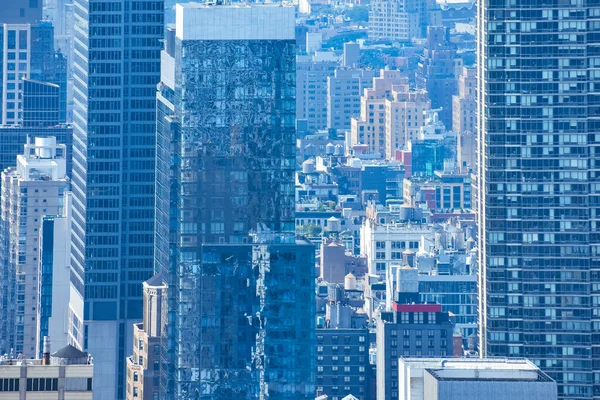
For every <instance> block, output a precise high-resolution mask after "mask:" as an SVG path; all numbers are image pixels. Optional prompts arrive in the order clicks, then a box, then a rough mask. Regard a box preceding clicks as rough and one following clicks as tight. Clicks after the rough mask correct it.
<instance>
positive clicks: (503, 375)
mask: <svg viewBox="0 0 600 400" xmlns="http://www.w3.org/2000/svg"><path fill="white" fill-rule="evenodd" d="M400 363H402V364H405V366H407V367H409V368H416V369H422V370H424V371H427V372H428V373H430V374H431V375H432V376H434V377H435V378H436V379H437V380H441V381H449V380H478V381H481V380H494V381H529V382H552V379H551V378H550V377H549V376H548V375H546V374H545V373H543V372H542V371H541V370H540V369H539V368H538V367H537V366H536V365H535V364H533V363H532V362H531V361H529V360H527V359H508V358H497V359H496V358H482V359H478V358H453V359H443V358H401V359H400Z"/></svg>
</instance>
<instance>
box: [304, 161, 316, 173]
mask: <svg viewBox="0 0 600 400" xmlns="http://www.w3.org/2000/svg"><path fill="white" fill-rule="evenodd" d="M315 170H316V167H315V162H314V161H313V160H306V161H304V162H303V163H302V173H303V174H312V173H313V172H315Z"/></svg>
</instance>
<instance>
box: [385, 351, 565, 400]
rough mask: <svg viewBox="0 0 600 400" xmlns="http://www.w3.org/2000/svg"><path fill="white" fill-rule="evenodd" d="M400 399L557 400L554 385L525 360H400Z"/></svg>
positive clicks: (546, 376) (547, 377)
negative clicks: (483, 399)
mask: <svg viewBox="0 0 600 400" xmlns="http://www.w3.org/2000/svg"><path fill="white" fill-rule="evenodd" d="M398 363H399V369H400V376H399V377H398V382H397V383H398V391H399V398H400V399H403V400H450V399H457V398H460V399H465V400H480V399H482V398H485V399H489V400H503V399H515V400H517V399H518V400H529V399H539V400H556V398H557V397H556V382H554V381H553V380H552V379H551V378H550V377H549V376H548V375H546V374H544V373H543V372H542V371H540V369H539V368H538V367H537V366H536V365H534V364H533V363H532V362H531V361H528V360H523V359H520V360H511V359H489V358H483V359H476V358H453V359H449V360H448V359H444V358H402V359H400V360H398Z"/></svg>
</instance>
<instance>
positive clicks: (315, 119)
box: [296, 55, 339, 132]
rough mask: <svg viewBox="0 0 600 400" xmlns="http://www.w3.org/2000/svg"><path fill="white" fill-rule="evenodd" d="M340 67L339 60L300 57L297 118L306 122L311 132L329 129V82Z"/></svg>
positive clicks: (297, 78)
mask: <svg viewBox="0 0 600 400" xmlns="http://www.w3.org/2000/svg"><path fill="white" fill-rule="evenodd" d="M338 66H339V63H338V61H337V60H329V59H325V60H319V59H318V58H317V56H316V55H315V56H298V60H297V68H296V71H297V75H296V118H298V119H300V120H306V123H307V128H308V131H309V132H315V131H317V130H319V129H325V128H327V121H328V120H327V105H328V103H327V98H328V97H327V91H328V80H329V78H330V77H333V76H334V74H335V70H336V68H337V67H338Z"/></svg>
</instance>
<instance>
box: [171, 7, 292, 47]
mask: <svg viewBox="0 0 600 400" xmlns="http://www.w3.org/2000/svg"><path fill="white" fill-rule="evenodd" d="M175 15H176V18H175V21H176V22H175V26H176V37H177V38H178V39H180V40H295V38H296V36H295V29H296V10H295V8H294V6H293V5H291V4H283V3H266V4H265V3H260V4H258V3H232V4H217V3H185V4H179V3H178V4H177V5H176V8H175Z"/></svg>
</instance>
